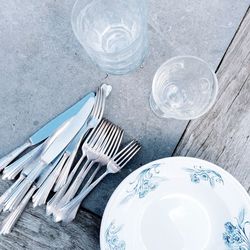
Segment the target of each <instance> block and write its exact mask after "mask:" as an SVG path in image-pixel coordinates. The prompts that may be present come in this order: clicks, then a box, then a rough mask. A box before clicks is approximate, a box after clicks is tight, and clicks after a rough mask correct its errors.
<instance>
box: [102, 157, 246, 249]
mask: <svg viewBox="0 0 250 250" xmlns="http://www.w3.org/2000/svg"><path fill="white" fill-rule="evenodd" d="M169 159H171V160H175V159H178V160H195V161H199V162H201V163H202V162H204V163H205V164H209V165H210V166H212V168H213V170H218V171H220V172H222V174H223V175H226V176H227V177H228V178H229V179H230V181H232V182H233V183H234V184H235V185H236V186H237V187H238V188H239V190H240V193H241V194H242V197H243V199H244V201H246V204H247V205H248V206H249V207H250V196H249V194H248V193H247V191H246V189H245V188H244V187H243V185H242V184H241V183H240V182H239V181H238V180H237V179H236V178H235V177H234V176H233V175H232V174H231V173H229V172H228V171H227V170H225V169H224V168H222V167H220V166H218V165H216V164H214V163H212V162H209V161H207V160H204V159H200V158H196V157H189V156H173V157H171V156H170V157H164V158H160V159H158V160H154V161H151V162H148V163H146V164H144V165H142V166H140V167H138V168H137V169H135V170H134V171H132V172H131V173H130V174H129V175H128V176H126V177H125V178H124V179H123V180H122V181H121V183H120V184H119V185H118V186H117V187H116V189H115V190H114V192H113V193H112V194H111V196H110V198H109V200H108V202H107V205H106V207H105V210H104V213H103V216H102V220H101V226H100V233H99V243H100V249H101V250H104V248H102V246H103V245H105V242H103V241H102V238H103V237H102V235H103V234H104V233H105V228H104V221H105V218H106V217H107V216H108V213H109V208H110V207H111V204H112V202H113V199H114V198H115V197H116V196H117V194H118V191H119V190H120V187H121V186H122V185H123V184H124V183H125V182H126V181H127V180H128V179H129V178H130V176H131V175H134V174H136V173H137V172H139V171H140V170H142V169H145V168H146V167H147V166H148V165H153V164H157V163H160V162H164V161H165V160H169Z"/></svg>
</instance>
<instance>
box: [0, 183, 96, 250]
mask: <svg viewBox="0 0 250 250" xmlns="http://www.w3.org/2000/svg"><path fill="white" fill-rule="evenodd" d="M7 187H8V184H7V183H6V181H2V180H1V181H0V193H2V192H3V191H4V190H6V188H7ZM5 215H6V214H1V216H0V221H2V219H3V218H4V216H5ZM99 227H100V218H99V217H97V216H95V215H93V214H91V213H89V212H87V211H85V210H81V211H79V213H78V215H77V219H76V220H75V221H74V222H72V223H70V224H68V225H65V226H62V225H60V224H59V223H55V222H53V220H52V218H50V217H47V216H46V214H45V209H44V208H42V207H40V208H35V209H34V208H32V206H31V204H30V206H29V207H28V208H27V209H26V210H25V212H24V213H23V215H22V216H21V218H20V220H19V221H18V223H17V225H16V226H15V228H14V229H13V232H12V233H11V234H9V235H7V236H0V249H1V250H5V249H8V250H10V249H11V250H12V249H13V250H15V249H30V250H42V249H43V250H44V249H67V250H68V249H84V250H95V249H96V250H97V249H100V248H99Z"/></svg>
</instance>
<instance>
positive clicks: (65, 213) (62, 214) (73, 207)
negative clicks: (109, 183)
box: [57, 171, 109, 223]
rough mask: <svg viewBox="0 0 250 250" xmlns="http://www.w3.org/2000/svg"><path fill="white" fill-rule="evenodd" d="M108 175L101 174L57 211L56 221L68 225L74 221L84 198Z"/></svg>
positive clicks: (106, 173)
mask: <svg viewBox="0 0 250 250" xmlns="http://www.w3.org/2000/svg"><path fill="white" fill-rule="evenodd" d="M108 174H109V172H108V171H106V172H105V173H103V174H102V175H101V176H100V177H99V178H98V179H96V180H95V181H94V182H93V183H92V184H90V185H89V186H88V188H86V189H83V190H82V191H81V192H80V193H79V194H78V195H77V196H76V197H75V198H74V199H72V200H71V201H70V202H69V203H68V204H66V205H65V206H63V207H62V208H60V209H59V211H58V214H57V219H58V220H63V222H65V223H69V222H71V221H72V220H74V218H75V216H76V214H77V211H78V209H79V207H80V205H81V203H82V201H83V200H84V198H85V197H86V196H87V195H88V194H89V193H90V192H91V191H92V190H93V189H94V188H95V187H96V186H97V185H98V184H99V183H100V182H101V181H102V180H103V179H104V178H105V177H106V176H107V175H108Z"/></svg>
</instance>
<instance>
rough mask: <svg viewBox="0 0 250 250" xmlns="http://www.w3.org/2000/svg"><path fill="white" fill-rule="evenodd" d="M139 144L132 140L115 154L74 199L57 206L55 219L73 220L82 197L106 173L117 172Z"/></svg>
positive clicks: (134, 152) (138, 148) (135, 151)
mask: <svg viewBox="0 0 250 250" xmlns="http://www.w3.org/2000/svg"><path fill="white" fill-rule="evenodd" d="M140 148H141V146H140V145H139V143H138V142H136V141H132V142H131V143H129V144H128V145H127V146H126V147H125V148H123V149H122V150H121V151H120V152H119V153H118V154H116V155H115V156H114V157H113V158H112V159H111V160H110V161H109V162H108V164H107V169H106V171H105V172H104V173H103V174H102V175H101V176H100V177H99V178H98V179H97V180H95V181H94V182H93V183H92V184H90V186H89V187H88V188H86V189H83V190H82V191H81V192H80V193H79V194H78V195H77V196H76V197H75V198H74V199H72V200H71V201H70V202H69V203H67V204H66V205H64V206H63V207H61V208H59V209H58V211H57V214H56V216H57V220H63V221H64V222H66V223H68V222H71V221H72V220H74V218H75V216H76V213H77V211H78V209H79V207H80V205H81V203H82V201H83V199H84V198H85V197H86V196H87V195H88V194H89V193H90V192H91V191H92V190H93V189H94V188H95V187H96V186H97V185H98V184H99V183H100V182H101V181H102V180H103V179H104V178H105V177H106V176H107V175H108V174H115V173H117V172H119V171H120V170H121V169H122V168H123V167H124V166H125V165H126V164H127V163H128V162H129V161H130V160H131V159H132V158H133V157H134V155H135V154H136V153H137V152H138V151H139V150H140Z"/></svg>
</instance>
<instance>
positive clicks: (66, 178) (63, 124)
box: [0, 84, 140, 234]
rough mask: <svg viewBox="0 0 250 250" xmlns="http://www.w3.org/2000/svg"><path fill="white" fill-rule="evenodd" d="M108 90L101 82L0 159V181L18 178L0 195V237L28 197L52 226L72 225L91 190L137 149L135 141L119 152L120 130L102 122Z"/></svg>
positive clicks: (9, 228)
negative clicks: (0, 173)
mask: <svg viewBox="0 0 250 250" xmlns="http://www.w3.org/2000/svg"><path fill="white" fill-rule="evenodd" d="M111 89H112V88H111V86H109V85H106V84H103V85H102V86H101V87H99V89H98V91H97V93H96V94H95V93H94V92H91V93H89V94H88V95H86V96H85V97H84V98H83V99H82V100H80V101H79V102H78V103H76V104H75V105H74V106H72V107H71V108H70V109H68V110H66V111H65V112H64V113H62V114H60V115H59V116H57V117H56V118H55V119H53V120H52V121H50V122H49V123H47V124H46V125H45V126H44V127H43V128H41V129H40V130H39V131H38V132H36V133H35V134H34V135H33V136H31V137H30V139H29V140H28V141H27V142H26V143H25V144H24V145H22V146H21V147H19V148H17V149H16V150H14V151H13V152H11V153H10V154H8V155H7V156H5V157H3V158H2V159H1V160H0V171H1V170H3V176H2V178H3V179H8V180H13V179H15V178H16V177H18V178H16V180H15V182H14V183H13V184H12V185H11V186H10V187H9V189H7V190H6V192H5V193H3V194H2V196H1V197H0V211H3V212H6V213H8V214H7V216H6V217H5V219H4V220H3V222H2V223H1V225H0V234H8V233H9V232H10V231H11V230H12V228H13V226H14V225H15V223H16V222H17V220H18V219H19V217H20V215H21V214H22V212H23V211H24V209H25V207H26V206H27V204H28V202H29V200H31V199H32V201H33V206H34V207H36V206H41V205H43V204H46V203H47V204H46V212H47V215H53V218H54V220H55V221H56V222H59V221H63V222H66V223H68V222H71V221H72V220H74V218H75V216H76V214H77V211H78V209H79V207H80V204H81V203H82V201H83V200H84V198H85V197H86V196H87V195H88V194H89V193H90V192H91V191H92V190H93V188H94V187H95V186H96V185H97V184H98V183H99V182H100V181H101V180H102V179H103V178H104V177H105V176H106V175H108V174H114V173H117V172H119V171H120V170H121V169H122V168H123V167H124V166H125V165H126V164H127V163H128V162H129V161H130V160H131V159H132V158H133V157H134V155H135V154H136V153H137V152H138V151H139V149H140V145H139V143H138V142H136V141H134V140H133V141H132V142H130V143H129V144H128V145H127V146H126V147H124V148H123V149H122V150H120V151H119V148H120V145H121V142H122V138H123V130H122V129H121V128H120V127H118V126H116V125H114V124H113V123H111V122H110V121H108V120H106V119H103V118H102V117H103V113H104V108H105V101H106V98H107V97H108V95H109V94H110V92H111ZM28 149H29V151H28ZM27 151H28V152H27ZM79 153H80V155H81V156H80V158H79V159H78V157H77V155H78V154H79ZM20 155H22V156H21V157H20ZM105 166H106V167H105ZM51 193H54V195H53V196H52V198H51V199H50V200H49V201H47V200H48V197H49V194H51Z"/></svg>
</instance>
